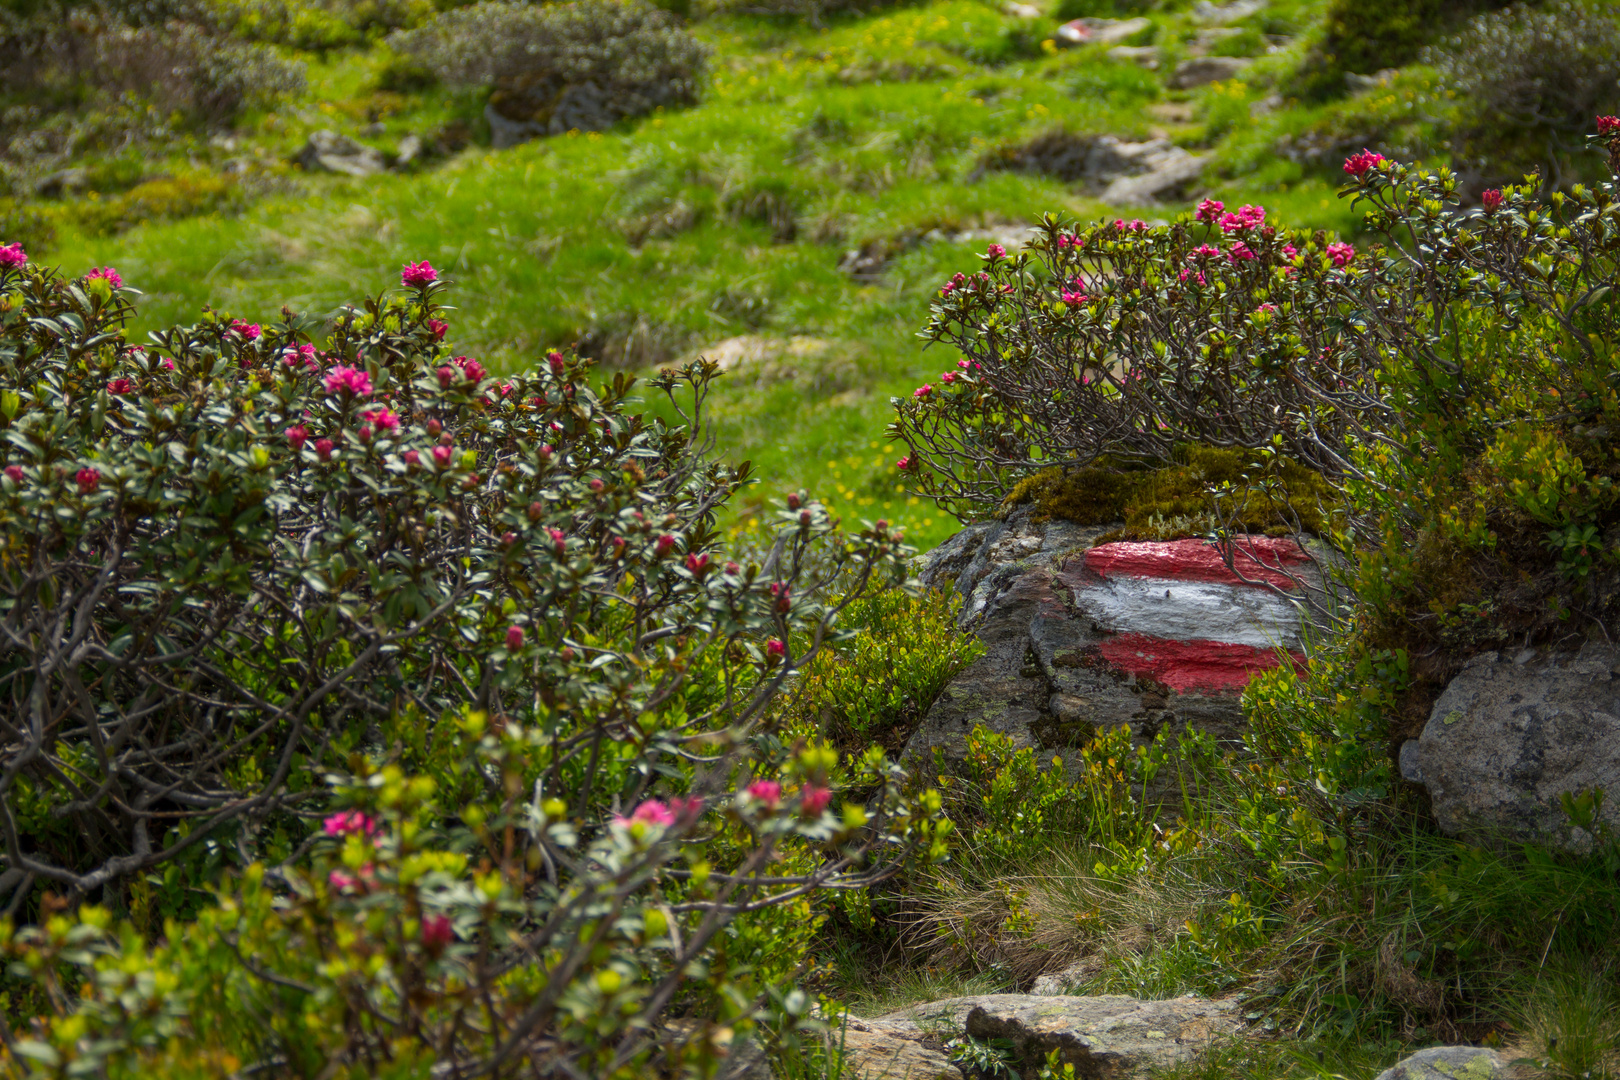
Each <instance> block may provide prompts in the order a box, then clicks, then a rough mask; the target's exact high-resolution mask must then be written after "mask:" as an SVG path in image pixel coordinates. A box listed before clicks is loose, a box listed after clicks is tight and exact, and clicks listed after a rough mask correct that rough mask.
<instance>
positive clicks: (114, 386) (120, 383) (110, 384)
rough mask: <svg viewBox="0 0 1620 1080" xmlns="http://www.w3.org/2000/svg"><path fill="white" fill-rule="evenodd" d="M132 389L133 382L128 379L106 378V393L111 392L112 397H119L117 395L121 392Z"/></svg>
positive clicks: (126, 392) (129, 391)
mask: <svg viewBox="0 0 1620 1080" xmlns="http://www.w3.org/2000/svg"><path fill="white" fill-rule="evenodd" d="M134 390H135V384H134V383H132V382H130V381H129V380H128V379H108V380H107V393H109V394H112V395H113V396H114V397H119V396H121V395H123V394H129V393H133V392H134Z"/></svg>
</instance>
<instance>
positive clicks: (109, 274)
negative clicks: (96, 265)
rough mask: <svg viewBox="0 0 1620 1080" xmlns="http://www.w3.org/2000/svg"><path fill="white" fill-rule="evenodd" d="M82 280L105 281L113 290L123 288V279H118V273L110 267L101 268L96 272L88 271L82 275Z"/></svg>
mask: <svg viewBox="0 0 1620 1080" xmlns="http://www.w3.org/2000/svg"><path fill="white" fill-rule="evenodd" d="M84 280H85V281H105V282H106V283H107V284H108V285H111V286H112V287H113V288H115V289H122V288H123V287H124V279H123V278H121V277H119V276H118V271H116V270H114V269H113V268H112V267H110V266H103V267H101V268H100V269H98V270H92V271H90V272H89V273H88V274H86V275H84Z"/></svg>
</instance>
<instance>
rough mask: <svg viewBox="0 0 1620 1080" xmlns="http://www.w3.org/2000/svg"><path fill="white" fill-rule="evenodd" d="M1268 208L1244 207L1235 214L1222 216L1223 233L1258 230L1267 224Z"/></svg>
mask: <svg viewBox="0 0 1620 1080" xmlns="http://www.w3.org/2000/svg"><path fill="white" fill-rule="evenodd" d="M1265 220H1266V208H1265V207H1263V206H1243V207H1240V208H1239V209H1238V211H1237V213H1235V214H1222V215H1221V232H1223V233H1234V232H1239V231H1241V230H1243V229H1258V228H1259V227H1260V226H1261V225H1263V224H1265Z"/></svg>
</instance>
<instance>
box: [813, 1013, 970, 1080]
mask: <svg viewBox="0 0 1620 1080" xmlns="http://www.w3.org/2000/svg"><path fill="white" fill-rule="evenodd" d="M830 1039H831V1040H832V1042H833V1043H834V1045H836V1044H837V1042H838V1040H839V1039H842V1040H843V1057H842V1058H841V1063H842V1065H843V1069H842V1070H841V1071H840V1072H839V1074H838V1075H839V1076H840V1077H841V1078H842V1080H963V1078H962V1070H961V1069H958V1068H957V1067H956V1066H955V1065H954V1064H952V1063H951V1059H950V1057H949V1055H947V1054H946V1053H945V1052H944V1050H943V1049H942V1048H937V1047H932V1046H926V1045H924V1041H925V1039H926V1035H925V1034H924V1032H923V1030H922V1029H921V1028H920V1027H919V1026H918V1025H916V1024H914V1023H906V1022H904V1021H881V1020H866V1021H861V1020H856V1019H854V1018H853V1017H852V1018H851V1019H850V1022H849V1025H848V1026H847V1027H846V1028H845V1029H844V1030H843V1031H842V1032H839V1031H836V1030H835V1031H834V1032H832V1034H831V1035H830Z"/></svg>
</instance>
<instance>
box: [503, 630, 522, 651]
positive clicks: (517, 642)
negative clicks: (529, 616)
mask: <svg viewBox="0 0 1620 1080" xmlns="http://www.w3.org/2000/svg"><path fill="white" fill-rule="evenodd" d="M506 648H507V650H508V651H510V652H517V651H518V650H519V649H521V648H523V627H521V626H508V627H507V628H506Z"/></svg>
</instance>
